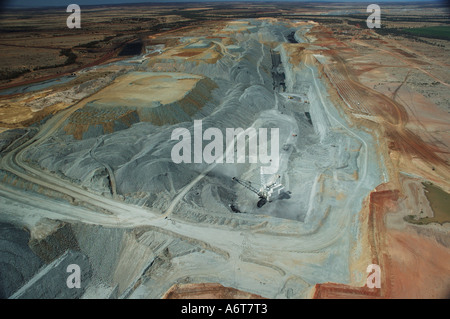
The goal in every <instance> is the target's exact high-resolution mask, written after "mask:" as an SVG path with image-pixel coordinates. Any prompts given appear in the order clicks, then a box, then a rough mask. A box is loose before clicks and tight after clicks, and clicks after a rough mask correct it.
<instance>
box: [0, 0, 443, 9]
mask: <svg viewBox="0 0 450 319" xmlns="http://www.w3.org/2000/svg"><path fill="white" fill-rule="evenodd" d="M2 2H3V4H2V7H3V8H7V9H32V8H47V7H67V6H68V5H69V4H72V3H75V4H78V5H80V6H104V5H121V4H123V5H134V4H174V3H192V4H194V3H203V4H206V3H220V2H230V3H239V2H262V3H263V2H264V3H270V2H300V3H320V2H330V3H392V4H395V3H404V4H408V3H411V2H416V3H420V2H428V3H433V2H435V3H443V4H445V2H447V4H448V2H449V1H446V0H394V1H392V0H376V1H374V0H340V1H336V0H314V1H307V0H272V1H267V0H243V1H235V0H213V1H211V0H196V1H192V0H170V1H161V0H156V1H146V0H63V1H61V0H6V1H2Z"/></svg>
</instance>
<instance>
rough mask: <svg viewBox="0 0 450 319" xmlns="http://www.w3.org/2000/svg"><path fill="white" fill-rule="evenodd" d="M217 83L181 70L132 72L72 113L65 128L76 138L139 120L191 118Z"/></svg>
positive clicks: (157, 121)
mask: <svg viewBox="0 0 450 319" xmlns="http://www.w3.org/2000/svg"><path fill="white" fill-rule="evenodd" d="M215 88H217V85H216V84H215V83H214V82H212V81H211V80H210V79H208V78H205V77H200V76H195V75H189V74H182V73H177V74H176V73H153V72H131V73H129V74H127V75H125V76H123V77H120V78H118V79H117V80H116V82H115V83H114V84H112V85H111V86H110V87H107V88H105V89H103V90H102V91H100V92H99V93H97V94H96V95H95V96H94V97H93V101H92V102H89V103H87V104H86V105H85V106H84V107H83V108H81V109H79V110H77V111H76V112H74V113H73V114H72V115H71V116H70V117H69V119H68V120H67V124H66V125H65V126H64V131H65V132H66V133H67V134H70V135H73V136H74V137H75V138H76V139H86V138H90V137H97V136H100V135H104V134H110V133H113V132H116V131H119V130H122V129H126V128H128V127H130V126H131V125H132V124H135V123H138V122H150V123H152V124H154V125H158V126H161V125H165V124H176V123H180V122H185V121H190V120H191V118H192V116H193V115H194V114H195V113H197V112H198V111H199V110H201V108H202V107H203V106H204V105H205V104H206V103H208V101H209V100H210V99H211V91H212V90H213V89H215Z"/></svg>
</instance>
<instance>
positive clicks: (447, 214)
mask: <svg viewBox="0 0 450 319" xmlns="http://www.w3.org/2000/svg"><path fill="white" fill-rule="evenodd" d="M422 185H423V186H424V188H425V196H426V197H427V199H428V201H429V203H430V206H431V209H432V211H433V214H434V216H433V217H424V218H417V216H414V215H408V216H405V218H404V219H405V221H407V222H409V223H412V224H418V225H426V224H429V223H438V224H441V225H443V224H444V223H450V194H449V193H447V192H445V191H444V190H442V189H441V188H439V187H437V186H436V185H433V184H432V183H430V182H426V183H422Z"/></svg>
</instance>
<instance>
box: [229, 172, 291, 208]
mask: <svg viewBox="0 0 450 319" xmlns="http://www.w3.org/2000/svg"><path fill="white" fill-rule="evenodd" d="M280 179H281V176H280V175H274V176H273V178H272V180H271V181H270V182H269V183H266V181H265V179H264V174H263V171H262V167H261V188H260V189H259V190H258V189H257V188H255V187H253V186H252V183H251V182H249V181H244V180H241V179H238V178H237V177H233V178H232V180H233V181H235V182H237V183H239V184H241V185H242V186H244V187H245V188H247V189H249V190H251V191H252V192H253V193H255V194H256V195H258V196H259V201H258V203H257V204H256V206H257V207H258V208H260V207H262V206H264V204H265V203H267V202H272V201H274V200H276V199H284V198H290V197H291V196H290V194H291V192H290V191H285V189H284V186H283V185H282V184H281V183H280Z"/></svg>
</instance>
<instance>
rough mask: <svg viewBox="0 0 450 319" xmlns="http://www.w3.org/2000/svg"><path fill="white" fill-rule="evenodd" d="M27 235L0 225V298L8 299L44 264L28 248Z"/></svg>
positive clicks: (4, 224) (13, 227)
mask: <svg viewBox="0 0 450 319" xmlns="http://www.w3.org/2000/svg"><path fill="white" fill-rule="evenodd" d="M29 238H30V235H29V233H28V232H27V231H26V230H24V229H21V228H19V227H16V226H14V225H12V224H7V223H0V298H2V299H4V298H8V297H9V296H11V295H12V294H13V293H14V292H15V291H16V290H17V289H19V288H20V287H21V286H22V285H24V284H25V283H26V282H27V281H28V280H30V279H31V278H32V277H33V275H34V274H35V273H36V272H37V271H38V270H39V268H40V267H41V266H42V265H43V264H44V263H43V261H42V259H40V258H39V257H38V256H36V255H35V254H34V253H33V251H32V250H31V249H30V247H29V246H28V240H29Z"/></svg>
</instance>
